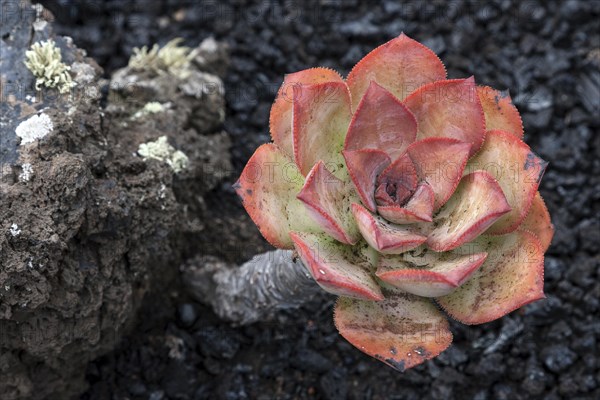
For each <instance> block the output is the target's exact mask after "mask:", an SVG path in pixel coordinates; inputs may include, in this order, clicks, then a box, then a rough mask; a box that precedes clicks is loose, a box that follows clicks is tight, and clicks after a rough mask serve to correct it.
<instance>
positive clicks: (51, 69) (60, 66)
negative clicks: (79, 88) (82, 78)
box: [25, 40, 75, 93]
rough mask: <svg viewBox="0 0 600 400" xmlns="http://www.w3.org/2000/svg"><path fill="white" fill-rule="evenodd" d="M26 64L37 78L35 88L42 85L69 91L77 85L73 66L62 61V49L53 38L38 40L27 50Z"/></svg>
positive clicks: (62, 91) (37, 88)
mask: <svg viewBox="0 0 600 400" xmlns="http://www.w3.org/2000/svg"><path fill="white" fill-rule="evenodd" d="M25 56H26V57H27V60H26V61H25V66H26V67H27V68H28V69H29V70H30V71H31V72H32V73H33V75H34V76H35V78H36V81H35V88H36V90H40V88H41V87H42V86H45V87H48V88H54V87H55V88H57V89H58V91H59V92H60V93H66V92H68V91H69V90H70V89H71V88H72V87H74V86H75V82H73V80H72V79H71V75H70V74H69V70H70V69H71V67H69V66H68V65H66V64H65V63H63V62H62V56H61V54H60V49H59V48H58V47H56V44H55V43H54V41H53V40H45V41H41V42H36V43H34V44H33V45H31V49H30V50H27V51H26V52H25Z"/></svg>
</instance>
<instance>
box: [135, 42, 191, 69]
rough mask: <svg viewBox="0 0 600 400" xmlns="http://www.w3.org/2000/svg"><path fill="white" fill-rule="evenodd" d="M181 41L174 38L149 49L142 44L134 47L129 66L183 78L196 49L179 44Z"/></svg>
mask: <svg viewBox="0 0 600 400" xmlns="http://www.w3.org/2000/svg"><path fill="white" fill-rule="evenodd" d="M182 41H183V39H181V38H175V39H173V40H171V41H169V42H168V43H167V44H165V45H164V46H163V47H162V48H161V47H160V46H159V45H158V44H155V45H154V46H152V48H151V49H148V47H147V46H143V47H142V48H141V49H140V48H137V47H135V48H134V49H133V55H132V56H131V57H130V58H129V68H131V69H134V70H138V71H151V72H154V73H156V74H164V73H167V74H171V75H174V76H176V77H179V78H185V77H186V76H187V75H188V71H189V69H190V61H191V60H192V59H193V58H194V57H195V56H196V51H193V50H192V49H191V48H189V47H186V46H180V43H181V42H182Z"/></svg>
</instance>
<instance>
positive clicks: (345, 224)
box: [298, 161, 360, 244]
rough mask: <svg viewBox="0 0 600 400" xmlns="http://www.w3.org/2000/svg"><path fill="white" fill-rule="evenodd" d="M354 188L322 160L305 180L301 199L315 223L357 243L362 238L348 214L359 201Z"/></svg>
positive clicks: (343, 239) (339, 236)
mask: <svg viewBox="0 0 600 400" xmlns="http://www.w3.org/2000/svg"><path fill="white" fill-rule="evenodd" d="M353 192H354V191H353V190H352V186H351V185H349V184H347V183H345V182H342V181H341V180H339V179H338V178H336V177H335V176H334V175H333V174H332V173H331V172H329V171H328V170H327V168H326V167H325V164H324V163H323V161H319V162H318V163H317V164H316V165H315V166H314V167H313V169H312V170H311V171H310V172H309V174H308V176H307V177H306V182H305V183H304V187H303V188H302V190H301V191H300V193H299V194H298V199H299V200H300V201H302V202H303V203H304V204H305V205H306V206H307V208H308V211H309V215H310V216H311V217H312V218H313V220H314V221H315V223H316V224H317V225H318V226H320V227H321V229H323V230H324V231H325V232H327V233H329V234H330V235H331V236H333V238H335V239H336V240H338V241H340V242H342V243H347V244H355V243H356V242H358V240H359V239H360V233H359V232H358V227H357V226H356V222H355V221H354V219H353V218H352V216H351V215H350V213H348V212H347V210H348V205H350V204H351V202H352V201H356V200H358V198H357V197H356V195H355V194H354V193H353Z"/></svg>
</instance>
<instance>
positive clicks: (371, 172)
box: [342, 149, 390, 211]
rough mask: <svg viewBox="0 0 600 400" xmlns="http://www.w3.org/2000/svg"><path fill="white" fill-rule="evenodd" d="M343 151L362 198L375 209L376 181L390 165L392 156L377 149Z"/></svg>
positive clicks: (365, 203) (370, 208)
mask: <svg viewBox="0 0 600 400" xmlns="http://www.w3.org/2000/svg"><path fill="white" fill-rule="evenodd" d="M342 153H343V155H344V160H346V166H347V167H348V172H349V173H350V178H351V179H352V182H353V183H354V186H355V187H356V190H357V192H358V195H359V197H360V200H361V201H362V203H363V204H364V205H365V206H366V207H367V208H368V209H369V210H371V211H375V209H376V207H377V205H376V204H375V196H374V195H375V181H376V179H377V176H379V174H380V173H381V172H382V171H383V170H384V169H385V168H386V167H387V166H388V165H390V157H389V156H388V155H387V154H385V153H384V152H383V151H380V150H375V149H364V150H354V151H348V150H344V151H343V152H342Z"/></svg>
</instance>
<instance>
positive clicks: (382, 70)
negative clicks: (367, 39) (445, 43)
mask: <svg viewBox="0 0 600 400" xmlns="http://www.w3.org/2000/svg"><path fill="white" fill-rule="evenodd" d="M442 79H446V69H445V68H444V64H442V62H441V61H440V59H439V58H438V56H436V55H435V53H434V52H432V51H431V50H430V49H428V48H427V47H425V46H424V45H422V44H421V43H419V42H417V41H415V40H413V39H411V38H409V37H408V36H406V35H405V34H404V33H403V34H401V35H400V36H398V37H397V38H395V39H392V40H390V41H389V42H387V43H384V44H383V45H381V46H379V47H377V48H376V49H374V50H373V51H371V52H370V53H369V54H367V55H366V56H365V57H364V58H363V59H362V60H360V61H359V62H358V63H357V64H356V65H355V66H354V68H353V69H352V71H350V74H348V78H347V80H346V81H347V83H348V87H350V92H351V93H352V101H353V109H356V107H357V106H358V102H359V101H360V99H362V97H363V95H364V94H365V92H366V91H367V88H368V87H369V84H370V83H371V81H375V82H377V83H378V84H379V85H381V86H383V87H384V88H385V89H387V90H388V91H390V92H391V93H392V94H393V95H394V96H396V97H397V98H398V99H399V100H403V99H404V98H405V97H406V96H407V95H408V94H409V93H410V92H412V91H414V90H416V89H417V88H418V87H420V86H422V85H424V84H426V83H430V82H435V81H439V80H442Z"/></svg>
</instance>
